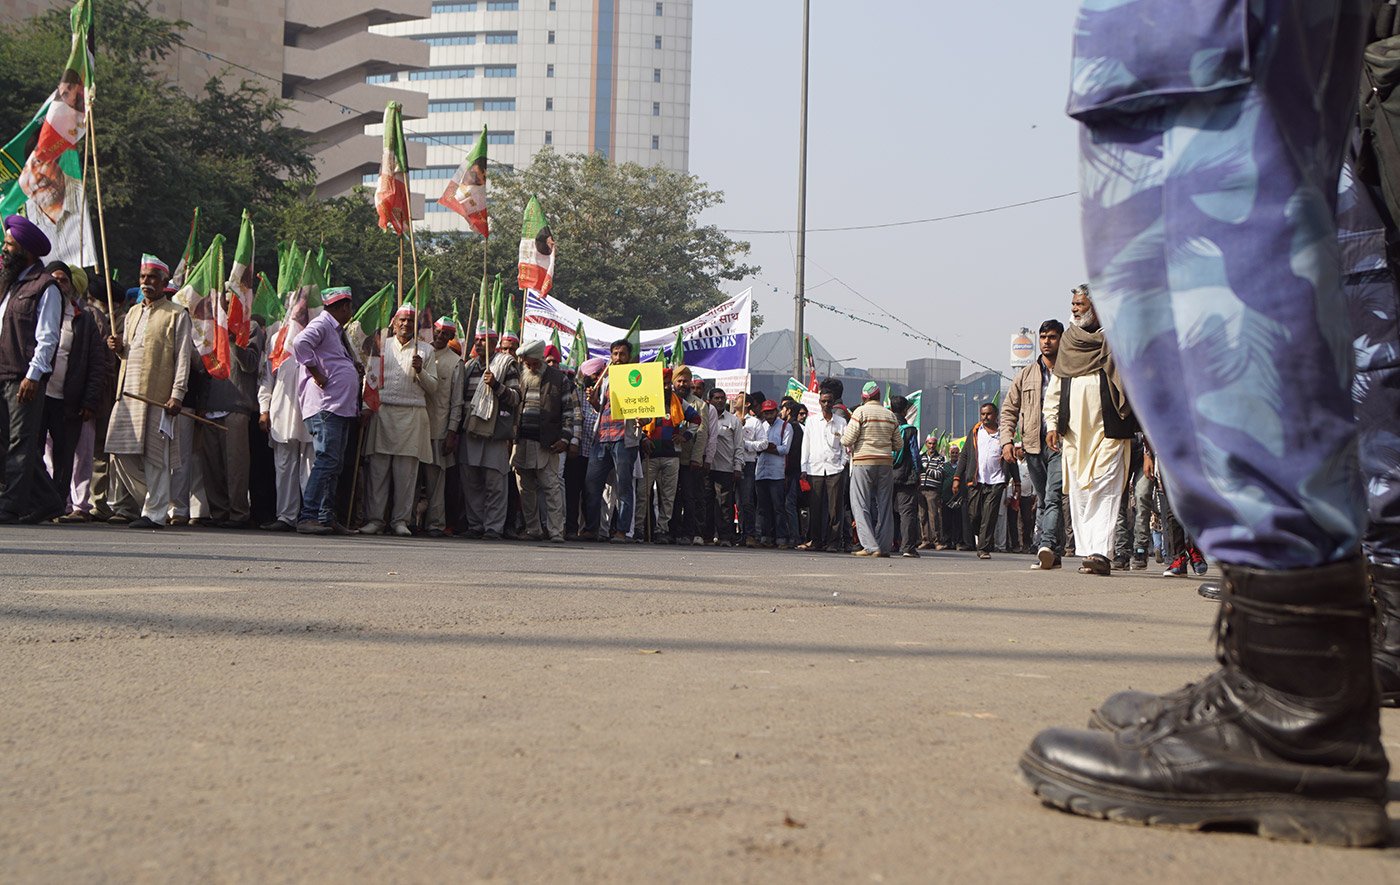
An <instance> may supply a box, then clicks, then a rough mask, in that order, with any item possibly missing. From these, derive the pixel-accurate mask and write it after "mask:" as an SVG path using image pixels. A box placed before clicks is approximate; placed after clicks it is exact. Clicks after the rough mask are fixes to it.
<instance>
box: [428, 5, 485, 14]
mask: <svg viewBox="0 0 1400 885" xmlns="http://www.w3.org/2000/svg"><path fill="white" fill-rule="evenodd" d="M433 12H476V4H475V3H434V4H433Z"/></svg>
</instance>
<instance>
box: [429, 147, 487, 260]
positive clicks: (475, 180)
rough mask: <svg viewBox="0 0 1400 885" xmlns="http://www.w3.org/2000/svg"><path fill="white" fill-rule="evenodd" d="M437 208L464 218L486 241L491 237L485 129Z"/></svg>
mask: <svg viewBox="0 0 1400 885" xmlns="http://www.w3.org/2000/svg"><path fill="white" fill-rule="evenodd" d="M438 205H439V206H446V207H447V208H449V209H451V210H452V211H453V212H456V213H457V214H458V215H460V216H462V217H463V218H465V219H466V220H467V223H468V224H470V225H471V226H472V228H473V229H474V230H476V232H477V233H479V234H481V235H482V236H483V237H489V236H491V223H490V220H489V218H488V216H487V213H486V127H485V126H482V127H481V137H479V138H478V139H477V140H476V146H475V147H473V148H472V149H471V153H469V154H467V158H466V159H465V160H463V161H462V165H461V166H459V167H457V171H456V172H454V173H453V174H452V180H451V181H450V182H448V184H447V190H445V191H443V192H442V196H441V197H439V198H438Z"/></svg>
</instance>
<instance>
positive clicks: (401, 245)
mask: <svg viewBox="0 0 1400 885" xmlns="http://www.w3.org/2000/svg"><path fill="white" fill-rule="evenodd" d="M400 307H403V237H399V292H398V303H397V304H395V305H394V309H395V310H397V309H398V308H400ZM391 322H392V321H391Z"/></svg>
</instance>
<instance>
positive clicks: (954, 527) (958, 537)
mask: <svg viewBox="0 0 1400 885" xmlns="http://www.w3.org/2000/svg"><path fill="white" fill-rule="evenodd" d="M962 535H963V529H962V502H961V500H960V499H959V500H958V501H956V502H955V503H952V504H949V503H947V502H946V501H945V502H944V504H943V525H942V526H941V527H940V534H939V539H940V540H942V542H943V544H944V545H945V546H947V547H955V546H957V545H958V544H961V543H962Z"/></svg>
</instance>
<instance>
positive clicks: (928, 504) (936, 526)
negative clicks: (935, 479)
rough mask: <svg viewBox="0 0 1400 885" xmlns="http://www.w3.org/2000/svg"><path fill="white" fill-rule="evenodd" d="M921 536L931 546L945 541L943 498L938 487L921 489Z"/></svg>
mask: <svg viewBox="0 0 1400 885" xmlns="http://www.w3.org/2000/svg"><path fill="white" fill-rule="evenodd" d="M919 537H920V538H922V539H923V543H925V544H927V545H929V546H930V547H932V546H933V545H934V544H941V543H943V499H942V498H941V497H940V496H939V494H938V489H919Z"/></svg>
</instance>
